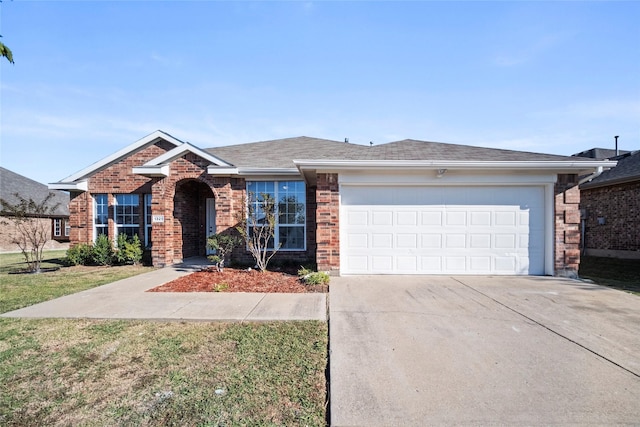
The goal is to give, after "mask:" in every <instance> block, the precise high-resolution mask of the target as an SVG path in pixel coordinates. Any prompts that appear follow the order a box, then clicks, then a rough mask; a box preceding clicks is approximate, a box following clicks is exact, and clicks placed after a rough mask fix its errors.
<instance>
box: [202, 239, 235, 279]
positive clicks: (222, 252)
mask: <svg viewBox="0 0 640 427" xmlns="http://www.w3.org/2000/svg"><path fill="white" fill-rule="evenodd" d="M240 243H242V239H241V238H240V237H238V236H232V235H231V234H220V233H218V234H214V235H212V236H209V237H208V238H207V247H208V248H209V249H213V250H215V251H216V253H215V255H209V257H208V258H209V261H211V262H213V263H215V265H216V269H217V270H218V271H222V270H223V269H224V265H225V261H226V259H227V257H228V256H229V255H230V254H231V252H233V249H234V248H235V247H236V246H238V245H239V244H240Z"/></svg>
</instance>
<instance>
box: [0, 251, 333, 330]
mask: <svg viewBox="0 0 640 427" xmlns="http://www.w3.org/2000/svg"><path fill="white" fill-rule="evenodd" d="M203 263H204V262H203V260H202V259H193V260H187V261H186V262H185V263H184V264H180V265H175V266H172V267H165V268H162V269H159V270H154V271H152V272H149V273H145V274H141V275H138V276H134V277H129V278H127V279H123V280H119V281H117V282H113V283H109V284H107V285H103V286H99V287H97V288H93V289H89V290H86V291H83V292H78V293H76V294H72V295H67V296H64V297H61V298H57V299H54V300H51V301H47V302H43V303H40V304H35V305H32V306H29V307H25V308H21V309H19V310H15V311H10V312H8V313H4V314H2V315H0V316H1V317H31V318H51V317H59V318H94V319H153V320H194V321H208V320H217V321H236V322H237V321H239V322H245V321H246V322H254V321H272V320H273V321H281V320H282V321H284V320H321V321H326V320H327V298H326V295H325V294H320V293H309V294H261V293H232V292H229V293H223V292H220V293H215V292H189V293H180V292H176V293H173V292H145V291H147V290H148V289H151V288H154V287H156V286H160V285H161V284H163V283H167V282H169V281H171V280H173V279H176V278H178V277H180V276H183V275H186V274H189V273H192V272H194V271H196V270H198V269H199V268H201V267H202V264H203Z"/></svg>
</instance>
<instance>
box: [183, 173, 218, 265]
mask: <svg viewBox="0 0 640 427" xmlns="http://www.w3.org/2000/svg"><path fill="white" fill-rule="evenodd" d="M213 200H214V194H213V191H211V188H210V187H209V186H208V185H207V184H205V183H203V182H200V181H197V180H195V179H187V180H183V181H180V182H178V183H177V184H176V193H175V196H174V198H173V218H174V221H175V222H174V235H175V236H176V239H175V240H174V241H175V244H176V246H174V258H175V259H185V258H189V257H194V256H204V255H205V254H206V243H207V236H209V235H210V234H214V233H215V207H214V206H215V204H214V202H213Z"/></svg>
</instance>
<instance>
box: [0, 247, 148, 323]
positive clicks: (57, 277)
mask: <svg viewBox="0 0 640 427" xmlns="http://www.w3.org/2000/svg"><path fill="white" fill-rule="evenodd" d="M64 256H65V251H50V252H45V256H44V259H45V262H44V263H43V264H42V268H43V269H45V268H58V269H57V270H55V271H48V272H43V273H39V274H14V273H16V272H20V271H23V270H24V268H25V264H24V262H23V260H22V255H21V254H0V313H6V312H7V311H11V310H17V309H19V308H22V307H26V306H29V305H33V304H36V303H39V302H42V301H48V300H50V299H54V298H58V297H61V296H63V295H69V294H73V293H76V292H80V291H84V290H85V289H89V288H93V287H96V286H100V285H104V284H105V283H110V282H114V281H116V280H120V279H124V278H126V277H130V276H135V275H137V274H141V273H146V272H148V271H151V268H150V267H143V266H134V265H127V266H121V267H83V266H76V267H64V263H63V258H64Z"/></svg>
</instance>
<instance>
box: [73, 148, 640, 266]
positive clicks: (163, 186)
mask: <svg viewBox="0 0 640 427" xmlns="http://www.w3.org/2000/svg"><path fill="white" fill-rule="evenodd" d="M171 148H173V145H171V144H169V143H167V142H164V141H161V142H159V143H156V144H153V145H149V146H147V147H143V148H141V149H140V150H138V151H137V152H134V153H132V154H131V155H129V156H128V157H125V158H123V159H121V160H119V161H117V162H115V163H113V164H112V165H110V166H109V167H106V168H104V169H102V170H100V171H98V172H97V173H95V174H94V175H93V176H92V177H90V178H89V180H88V187H89V190H88V191H87V192H72V193H71V200H70V203H69V210H70V214H71V216H70V224H71V234H70V240H71V243H72V244H76V243H79V242H86V243H88V242H92V241H93V240H94V236H93V197H92V195H93V194H107V195H108V199H109V236H110V237H111V238H115V226H116V224H115V223H114V219H113V206H114V201H115V195H116V194H139V195H141V197H140V210H139V212H140V236H139V237H140V239H141V241H144V227H143V225H144V197H143V196H142V195H144V194H151V195H152V202H151V211H152V212H151V213H152V215H156V216H160V215H162V216H163V218H164V222H159V223H153V224H152V233H151V234H152V236H151V239H152V242H153V245H152V250H151V259H152V263H153V265H155V266H165V265H168V264H172V263H174V262H178V261H181V260H182V259H184V258H186V257H190V256H194V255H204V254H205V250H206V247H205V242H206V237H207V230H206V199H207V198H214V199H215V208H216V232H218V233H220V232H230V233H237V231H236V230H235V227H236V226H237V224H238V221H239V219H240V217H239V215H242V214H243V213H244V208H245V201H246V182H245V179H244V178H237V177H223V176H212V175H209V174H208V173H207V166H208V165H209V163H208V162H207V161H206V160H204V159H202V158H200V157H198V156H196V155H194V154H192V153H187V154H185V155H184V156H182V157H180V158H177V159H175V160H174V161H173V162H172V163H171V165H170V173H169V176H168V177H153V178H151V177H145V176H141V175H135V174H133V173H132V168H133V167H135V166H140V165H142V164H144V163H146V162H147V161H149V160H151V159H153V158H156V157H158V156H160V155H162V154H163V153H165V152H166V151H168V150H170V149H171ZM316 177H317V185H316V186H315V187H309V186H307V190H306V191H307V192H306V197H307V249H306V251H279V252H278V253H277V254H276V256H275V257H274V258H273V261H274V262H278V261H279V262H283V263H297V264H305V263H313V262H315V263H316V264H317V268H318V270H320V271H329V272H330V273H334V274H335V273H338V272H339V271H340V195H339V183H338V174H337V173H318V174H317V176H316ZM635 191H637V188H636V190H635ZM579 203H580V190H579V188H578V176H577V175H575V174H567V175H562V174H561V175H559V176H558V182H557V183H556V185H555V270H556V272H557V274H571V273H572V272H573V274H575V272H577V270H578V267H579V264H580V212H579ZM634 212H635V215H636V218H637V216H638V209H636V210H635V211H634ZM636 223H637V221H636ZM636 227H637V225H636ZM636 231H637V228H636ZM638 235H639V233H637V232H636V234H635V236H636V237H637V236H638ZM635 244H636V248H637V244H638V242H637V239H636V243H635ZM232 258H233V260H234V261H239V262H242V263H251V262H252V258H251V255H250V254H249V253H248V252H247V251H246V249H245V248H244V247H241V248H238V249H237V250H236V251H235V252H234V254H233V256H232Z"/></svg>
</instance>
